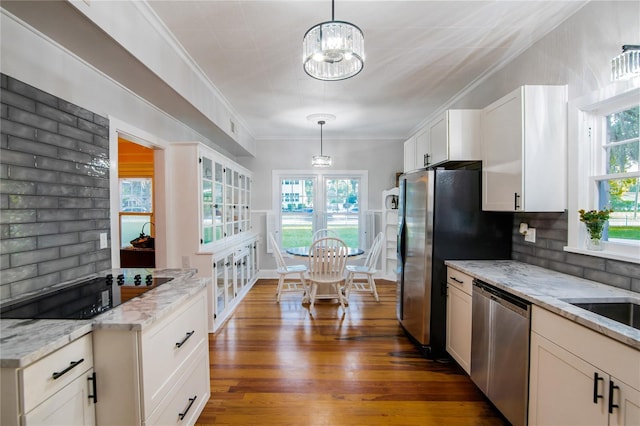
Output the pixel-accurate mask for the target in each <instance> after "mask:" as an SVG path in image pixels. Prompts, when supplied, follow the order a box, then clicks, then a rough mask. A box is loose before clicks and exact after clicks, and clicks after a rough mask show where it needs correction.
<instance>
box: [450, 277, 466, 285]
mask: <svg viewBox="0 0 640 426" xmlns="http://www.w3.org/2000/svg"><path fill="white" fill-rule="evenodd" d="M451 279H452V280H453V281H455V282H457V283H458V284H464V281H462V280H459V279H457V278H456V277H451Z"/></svg>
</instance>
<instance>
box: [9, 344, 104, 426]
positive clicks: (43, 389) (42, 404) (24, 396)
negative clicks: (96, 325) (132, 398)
mask: <svg viewBox="0 0 640 426" xmlns="http://www.w3.org/2000/svg"><path fill="white" fill-rule="evenodd" d="M93 367H94V366H93V348H92V342H91V335H90V334H86V335H84V336H83V337H81V338H79V339H77V340H74V341H73V342H71V343H69V344H68V345H66V346H64V347H62V348H60V349H58V350H57V351H55V352H53V353H51V354H49V355H47V356H46V357H44V358H42V359H40V360H38V361H36V362H34V363H33V364H30V365H28V366H26V367H24V368H3V369H2V424H3V425H19V424H20V425H61V424H64V425H94V424H96V412H95V409H96V408H95V407H96V405H95V400H96V393H95V384H96V375H95V374H94V368H93ZM10 395H11V396H10ZM14 396H15V397H14Z"/></svg>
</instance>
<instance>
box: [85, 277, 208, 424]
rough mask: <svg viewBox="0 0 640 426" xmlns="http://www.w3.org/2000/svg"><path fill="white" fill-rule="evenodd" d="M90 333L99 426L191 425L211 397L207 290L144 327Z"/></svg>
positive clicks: (105, 329)
mask: <svg viewBox="0 0 640 426" xmlns="http://www.w3.org/2000/svg"><path fill="white" fill-rule="evenodd" d="M209 286H210V285H209ZM93 335H94V336H93V337H94V348H95V353H96V354H97V356H96V358H95V363H96V370H97V371H100V372H101V376H104V380H101V381H99V382H98V395H99V396H100V403H99V404H97V407H96V416H97V419H98V424H103V425H116V424H117V425H125V424H126V425H141V424H163V425H164V424H181V425H185V424H187V425H189V424H194V423H195V421H196V420H197V418H198V416H199V415H200V413H201V412H202V410H203V409H204V405H205V403H206V402H207V400H208V399H209V396H210V388H209V344H208V342H209V340H208V332H207V290H206V289H205V288H203V289H202V290H201V291H200V292H198V293H197V294H196V295H194V296H193V297H191V298H190V299H189V300H187V301H185V302H184V303H183V304H182V305H180V306H179V307H177V309H176V310H175V311H174V312H172V313H171V314H169V315H167V316H166V317H164V318H162V319H159V320H157V321H156V322H155V323H154V324H152V325H150V326H149V327H148V328H145V329H143V330H121V329H109V328H104V329H103V328H100V329H97V330H94V332H93Z"/></svg>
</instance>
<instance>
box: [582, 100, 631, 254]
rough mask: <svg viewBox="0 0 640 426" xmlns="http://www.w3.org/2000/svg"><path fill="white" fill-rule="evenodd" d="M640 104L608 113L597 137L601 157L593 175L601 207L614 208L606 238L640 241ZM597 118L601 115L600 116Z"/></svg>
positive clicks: (596, 141) (595, 139)
mask: <svg viewBox="0 0 640 426" xmlns="http://www.w3.org/2000/svg"><path fill="white" fill-rule="evenodd" d="M639 111H640V107H639V106H638V105H635V106H632V107H630V108H625V109H623V110H621V111H616V112H613V113H611V114H607V115H605V116H604V117H602V119H603V120H604V126H603V127H604V132H603V134H602V135H597V136H599V137H596V138H594V141H595V142H594V143H597V144H598V147H597V149H598V151H599V153H598V154H600V160H599V161H598V163H597V167H596V173H598V172H599V171H600V172H601V173H602V174H599V175H596V176H592V179H593V180H594V182H595V184H596V186H597V188H598V189H597V194H598V195H597V199H598V207H599V208H600V209H602V208H605V207H606V208H609V209H612V210H613V212H612V213H611V216H610V218H609V226H608V232H607V228H605V234H604V240H605V241H606V240H609V241H614V240H619V241H623V240H628V241H635V242H639V243H640V217H639V214H640V212H639V211H638V206H639V204H638V203H639V200H638V194H639V193H640V185H639V183H640V178H639V177H638V172H639V171H640V169H639V168H638V153H639V151H640V143H638V140H639V139H638V134H639V132H638V125H639V122H638V113H639ZM596 119H600V118H599V117H596Z"/></svg>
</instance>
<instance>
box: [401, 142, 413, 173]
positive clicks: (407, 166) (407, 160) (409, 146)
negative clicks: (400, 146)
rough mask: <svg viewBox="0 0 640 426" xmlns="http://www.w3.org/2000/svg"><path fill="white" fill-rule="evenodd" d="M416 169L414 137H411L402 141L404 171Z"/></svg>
mask: <svg viewBox="0 0 640 426" xmlns="http://www.w3.org/2000/svg"><path fill="white" fill-rule="evenodd" d="M415 169H416V139H415V138H411V139H409V140H408V141H406V142H405V143H404V172H405V173H406V172H410V171H411V170H415Z"/></svg>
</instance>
